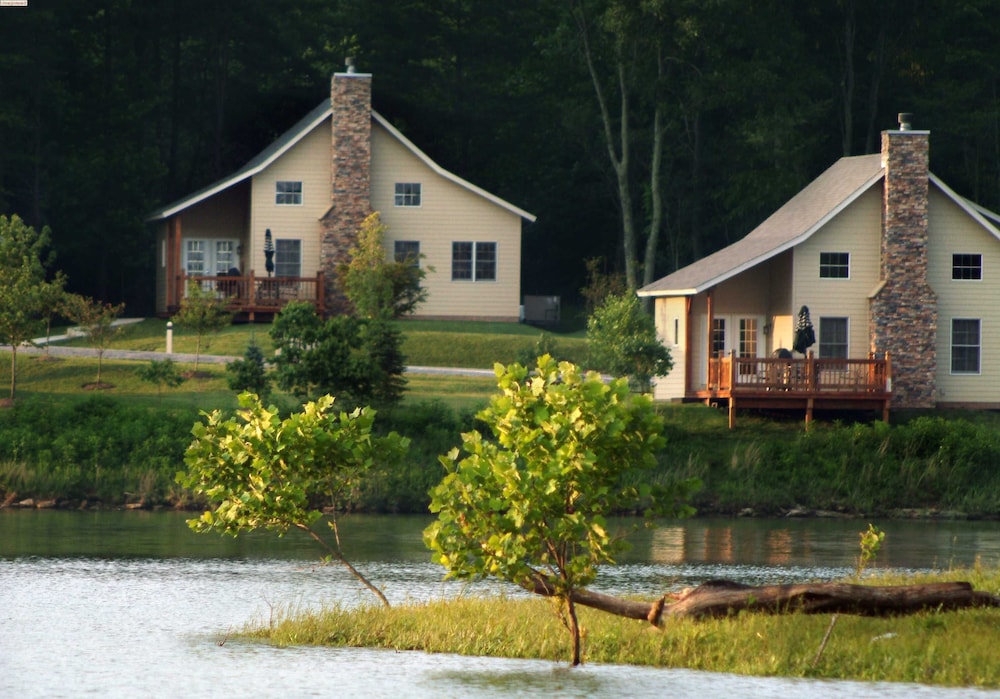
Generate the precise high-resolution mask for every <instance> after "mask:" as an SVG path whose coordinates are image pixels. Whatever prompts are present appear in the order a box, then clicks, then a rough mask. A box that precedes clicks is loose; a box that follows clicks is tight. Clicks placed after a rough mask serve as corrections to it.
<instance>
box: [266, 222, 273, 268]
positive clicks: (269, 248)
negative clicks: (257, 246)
mask: <svg viewBox="0 0 1000 699" xmlns="http://www.w3.org/2000/svg"><path fill="white" fill-rule="evenodd" d="M264 269H266V270H267V276H269V277H270V276H271V273H272V272H273V271H274V241H273V240H271V229H270V228H268V229H267V230H266V231H264Z"/></svg>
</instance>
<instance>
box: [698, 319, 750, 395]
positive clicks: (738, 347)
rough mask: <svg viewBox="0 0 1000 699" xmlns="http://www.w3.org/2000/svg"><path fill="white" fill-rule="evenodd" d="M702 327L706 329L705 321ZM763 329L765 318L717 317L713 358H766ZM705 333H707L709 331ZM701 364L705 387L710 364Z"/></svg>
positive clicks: (703, 335)
mask: <svg viewBox="0 0 1000 699" xmlns="http://www.w3.org/2000/svg"><path fill="white" fill-rule="evenodd" d="M701 325H702V328H703V329H705V321H704V320H702V324H701ZM763 328H764V317H763V316H743V315H717V316H715V317H713V318H712V333H711V336H710V338H709V347H710V352H711V356H712V358H718V357H728V356H729V355H730V354H731V353H735V354H736V356H737V357H762V356H765V354H766V347H765V342H764V333H763ZM704 332H707V329H705V330H704ZM701 337H705V334H702V335H701ZM703 346H704V345H703ZM699 364H700V368H699V375H700V381H701V383H702V384H703V385H704V384H705V382H706V381H707V380H708V373H707V372H708V362H707V361H705V362H699Z"/></svg>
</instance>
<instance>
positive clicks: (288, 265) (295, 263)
mask: <svg viewBox="0 0 1000 699" xmlns="http://www.w3.org/2000/svg"><path fill="white" fill-rule="evenodd" d="M274 275H275V276H276V277H301V276H302V241H301V240H296V239H292V238H278V239H277V240H275V241H274Z"/></svg>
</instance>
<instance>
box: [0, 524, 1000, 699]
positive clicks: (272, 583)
mask: <svg viewBox="0 0 1000 699" xmlns="http://www.w3.org/2000/svg"><path fill="white" fill-rule="evenodd" d="M185 517H186V516H185V515H178V514H177V513H131V512H130V513H79V512H0V677H2V690H0V695H4V696H19V697H22V696H23V697H36V696H39V697H42V696H44V697H49V696H78V695H87V694H91V695H95V696H102V697H104V696H114V697H118V696H121V697H125V696H135V695H148V696H152V697H157V696H176V695H181V696H190V697H202V696H204V697H208V696H217V695H218V694H220V693H223V692H224V693H228V694H236V695H239V696H247V697H273V696H282V697H306V696H324V697H326V696H348V697H352V696H359V697H392V698H393V699H403V698H405V697H421V698H422V697H439V696H455V697H467V696H469V697H529V696H530V697H535V696H550V697H560V696H573V697H605V696H633V697H647V696H648V697H654V696H655V697H659V696H663V695H664V693H665V692H667V691H668V690H669V693H670V695H671V696H680V697H704V696H706V695H708V696H713V695H717V694H727V695H730V696H739V697H765V696H806V695H808V696H818V697H857V696H887V697H913V696H916V697H921V696H925V697H931V696H934V697H939V696H944V697H950V696H955V697H957V696H987V695H989V693H986V692H977V691H972V690H945V689H941V688H928V687H919V686H909V685H885V684H871V683H831V682H812V681H798V680H774V679H761V678H750V677H736V676H731V675H725V674H710V673H697V672H689V671H678V670H662V669H650V668H634V667H623V666H599V665H588V666H585V667H584V668H582V669H578V670H574V671H572V672H569V671H567V670H566V669H565V668H564V667H563V666H562V665H560V664H553V663H549V662H538V661H516V660H498V659H494V658H464V657H456V656H450V655H428V654H424V653H412V652H411V653H394V652H391V651H373V650H366V649H340V648H289V649H280V648H272V647H269V646H264V645H259V644H252V643H241V642H236V641H234V640H231V639H227V635H228V634H229V632H230V631H231V630H232V629H239V628H241V627H242V626H243V625H244V624H245V623H247V622H249V621H252V620H258V621H261V622H263V623H266V622H267V621H268V619H269V618H271V617H272V615H274V614H275V613H277V612H279V611H281V610H284V609H317V608H321V607H322V606H324V605H329V604H347V605H354V604H362V603H372V601H373V600H372V597H371V595H370V593H368V592H367V591H365V590H364V589H363V588H362V587H361V586H359V585H358V584H357V582H356V581H355V580H354V579H353V578H351V576H350V575H349V574H347V573H346V572H345V571H344V570H343V569H342V568H340V567H338V566H330V567H325V566H318V565H316V564H315V562H316V559H317V552H316V550H315V549H314V548H313V547H312V545H311V544H310V543H309V542H308V540H306V539H305V538H299V537H294V536H289V537H288V538H287V539H285V540H279V539H277V538H276V537H273V536H269V535H258V536H251V537H239V538H237V539H230V538H223V537H220V536H217V535H197V534H194V533H193V532H191V531H190V530H188V529H187V527H186V526H185V525H184V519H185ZM427 521H428V519H427V518H422V517H348V518H345V519H344V520H343V534H344V539H345V541H346V542H348V546H349V549H350V550H349V553H350V554H351V555H352V556H353V557H354V558H355V560H357V561H358V562H359V565H361V566H362V567H363V568H364V570H365V572H366V573H367V574H369V575H370V577H371V578H372V579H373V580H376V581H378V582H379V583H380V584H382V585H384V587H385V592H386V594H387V596H388V597H389V599H390V600H391V601H392V602H393V603H394V604H395V603H400V602H404V601H408V600H422V599H431V598H441V597H447V596H450V595H457V594H470V593H471V594H494V593H496V592H498V591H500V590H501V589H503V590H505V591H506V592H507V593H508V594H510V593H511V592H512V591H511V590H510V589H509V588H505V587H501V586H498V585H495V584H494V585H487V586H472V587H466V586H463V585H461V584H458V583H453V582H443V581H442V579H441V577H442V570H441V569H440V568H439V567H437V566H435V565H433V564H432V563H430V561H429V556H428V554H427V552H426V550H425V549H424V548H423V545H422V543H421V531H422V529H423V527H424V526H425V525H426V523H427ZM622 524H623V526H624V525H626V524H631V522H628V523H626V522H623V523H622ZM865 526H866V524H865V525H862V523H860V522H858V521H850V522H789V521H750V520H697V521H693V522H688V523H685V524H684V525H683V526H681V525H677V524H675V523H669V524H668V526H666V527H664V528H662V529H658V530H640V531H637V532H636V533H635V535H634V537H633V538H634V543H635V546H634V548H633V550H632V552H631V553H630V554H629V555H628V556H627V557H626V558H625V559H623V561H622V562H621V564H620V565H616V566H610V567H608V568H606V569H604V570H602V571H601V576H600V580H599V585H598V586H597V587H599V588H600V589H602V590H604V591H609V592H613V593H625V592H633V593H642V594H650V593H656V592H662V591H665V590H666V589H668V588H670V587H673V586H688V585H693V584H697V583H698V582H701V581H703V580H705V579H707V578H710V577H726V578H730V579H735V580H742V581H747V582H795V581H798V580H807V579H816V578H817V577H837V576H839V575H843V574H846V573H847V572H849V571H850V569H851V568H852V567H853V555H854V551H855V550H856V548H857V533H858V532H859V531H860V530H862V529H864V528H865ZM880 526H883V528H884V529H885V530H886V531H887V532H888V535H887V539H886V546H885V549H884V551H883V553H881V554H880V556H879V561H880V563H881V564H882V565H890V564H891V565H893V566H898V567H905V568H926V567H933V566H935V565H938V564H940V563H941V562H957V563H961V564H965V565H968V564H971V563H972V562H973V561H974V560H975V556H976V555H982V556H983V558H984V560H985V561H986V562H988V563H991V564H996V562H997V559H998V554H1000V532H998V530H997V527H996V525H994V524H992V523H971V522H959V523H885V524H884V525H883V524H880ZM220 643H221V645H220ZM994 695H995V694H994Z"/></svg>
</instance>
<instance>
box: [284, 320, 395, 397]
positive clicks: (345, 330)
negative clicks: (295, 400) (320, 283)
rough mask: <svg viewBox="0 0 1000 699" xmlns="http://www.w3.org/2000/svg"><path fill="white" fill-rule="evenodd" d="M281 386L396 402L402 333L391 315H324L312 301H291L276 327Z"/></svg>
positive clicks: (310, 392) (309, 394)
mask: <svg viewBox="0 0 1000 699" xmlns="http://www.w3.org/2000/svg"><path fill="white" fill-rule="evenodd" d="M270 335H271V339H272V341H273V343H274V347H275V349H276V350H277V355H276V356H275V359H274V365H275V376H276V381H277V384H278V386H279V387H280V388H282V389H284V390H286V391H291V392H293V393H295V394H296V395H298V396H305V397H312V396H315V395H321V394H324V393H331V394H333V395H336V396H337V397H338V398H339V399H340V400H341V401H344V402H349V403H352V404H354V405H364V404H371V403H377V404H379V405H392V404H394V403H396V402H397V401H398V400H399V398H400V397H401V396H402V389H403V385H404V384H403V378H402V374H403V370H404V365H403V364H404V363H403V355H402V352H401V351H400V345H401V338H400V336H399V332H398V331H397V330H395V329H394V328H393V327H392V326H391V325H390V324H389V323H388V322H387V321H386V320H385V319H382V318H375V319H371V320H363V319H359V318H355V317H354V316H337V317H333V318H328V319H326V320H323V319H322V318H320V317H319V316H318V315H317V314H316V309H315V308H313V306H312V305H311V304H308V303H290V304H288V305H287V306H285V307H284V308H283V309H282V311H281V313H279V314H278V315H277V317H276V318H275V319H274V323H272V325H271V331H270Z"/></svg>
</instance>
